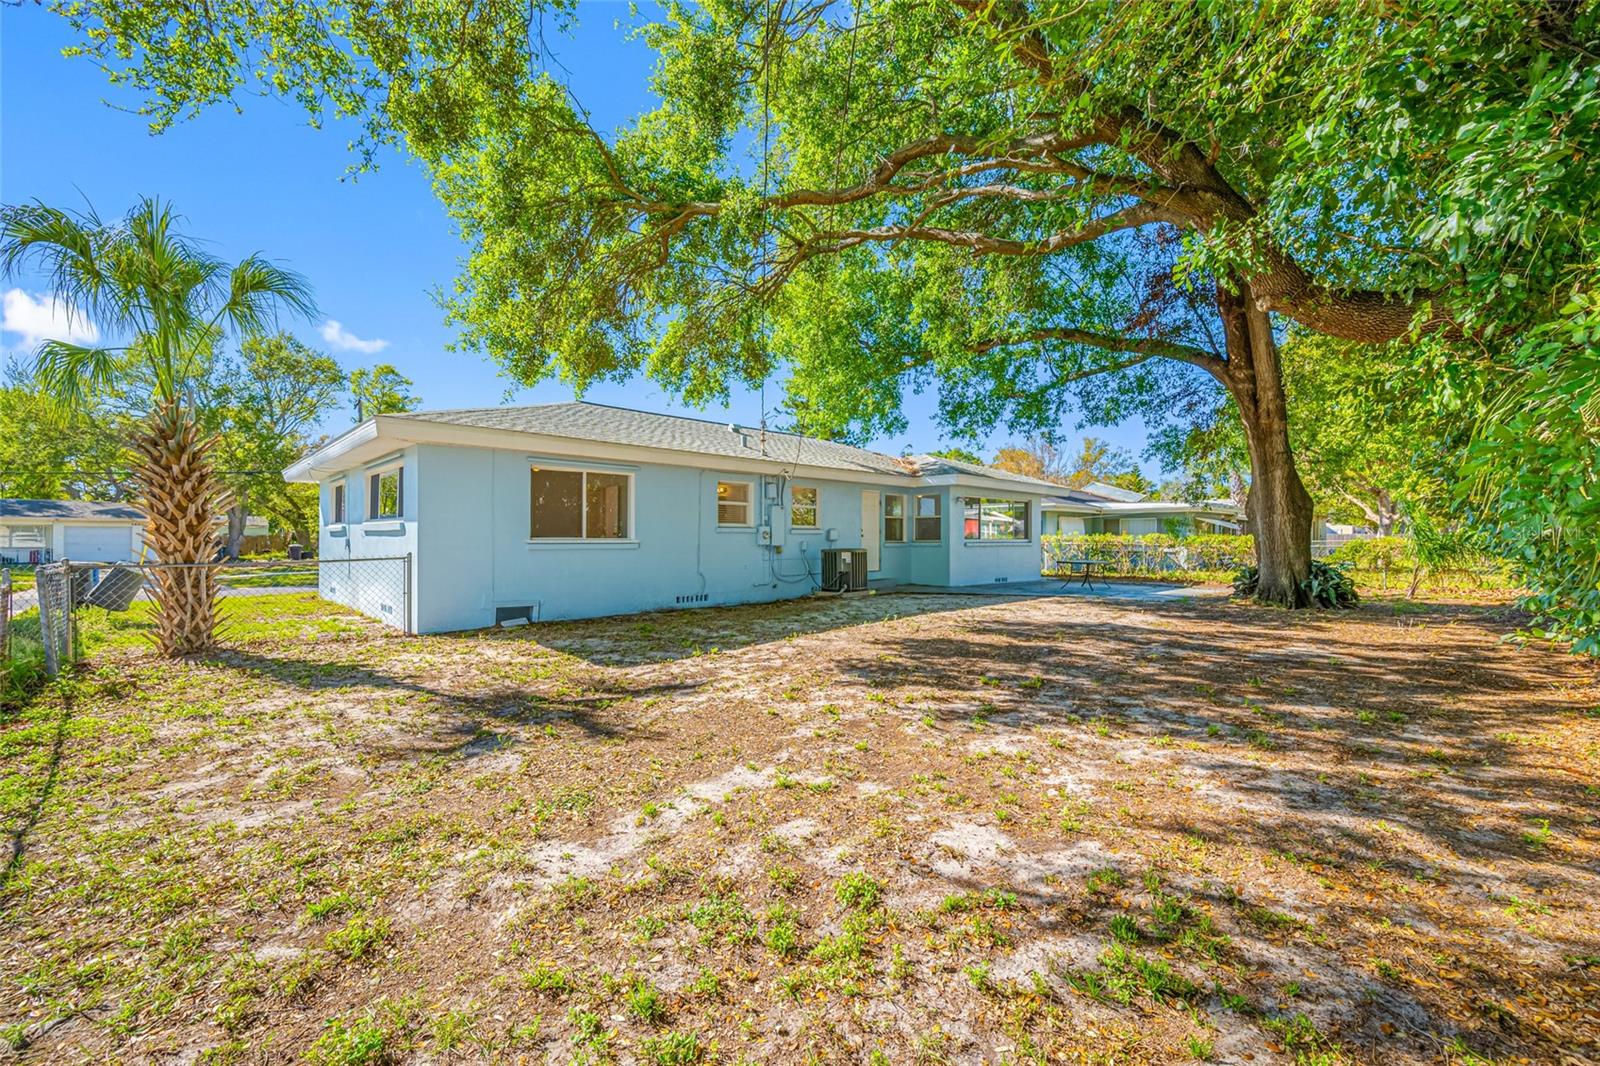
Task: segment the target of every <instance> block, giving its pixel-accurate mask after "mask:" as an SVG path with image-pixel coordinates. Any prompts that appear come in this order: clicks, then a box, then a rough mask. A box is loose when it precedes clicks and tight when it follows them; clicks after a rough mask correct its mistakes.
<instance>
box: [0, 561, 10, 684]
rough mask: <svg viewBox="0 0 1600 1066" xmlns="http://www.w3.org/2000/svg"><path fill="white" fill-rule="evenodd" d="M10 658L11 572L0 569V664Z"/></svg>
mask: <svg viewBox="0 0 1600 1066" xmlns="http://www.w3.org/2000/svg"><path fill="white" fill-rule="evenodd" d="M9 658H11V571H10V570H9V569H0V662H5V660H7V659H9Z"/></svg>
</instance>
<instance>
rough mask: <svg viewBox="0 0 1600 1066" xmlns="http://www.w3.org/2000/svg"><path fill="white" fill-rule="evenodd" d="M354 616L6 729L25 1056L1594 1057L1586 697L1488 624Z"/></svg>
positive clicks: (57, 701)
mask: <svg viewBox="0 0 1600 1066" xmlns="http://www.w3.org/2000/svg"><path fill="white" fill-rule="evenodd" d="M336 622H337V624H329V619H328V618H327V617H326V616H325V615H321V614H319V615H315V616H313V615H312V614H311V613H310V612H308V613H307V614H306V617H305V619H304V624H301V623H300V621H298V620H297V619H296V617H294V616H293V614H292V613H291V614H290V615H288V616H286V617H284V618H282V619H279V620H278V621H277V622H276V623H275V625H274V626H272V627H270V628H267V629H264V630H263V631H261V632H259V633H256V634H254V635H253V636H252V638H251V639H249V640H243V641H239V642H237V643H236V645H235V646H234V647H233V648H232V649H231V650H228V651H225V652H221V653H218V654H217V655H215V656H212V657H209V658H207V659H205V660H203V661H196V662H191V663H184V664H178V665H172V664H166V663H160V662H157V661H154V660H152V659H150V658H148V657H145V656H144V655H142V654H140V653H139V652H138V651H137V649H136V648H135V647H131V646H130V647H124V648H116V647H113V648H108V649H105V650H103V651H102V652H101V653H99V654H98V655H97V656H96V657H95V658H94V660H93V661H92V663H91V664H90V666H89V667H88V668H87V669H86V670H85V671H84V672H83V673H82V674H81V675H80V676H79V677H78V678H77V679H76V680H75V681H74V682H73V683H71V684H67V685H61V686H58V687H55V688H53V689H50V690H48V691H47V692H46V693H45V694H44V695H43V696H41V697H40V698H38V699H36V700H35V701H33V702H32V703H31V704H29V705H27V706H26V707H24V708H23V709H22V710H20V711H18V712H15V713H13V714H12V716H11V717H10V718H9V719H7V720H5V721H4V722H3V723H0V775H3V776H0V818H3V819H4V830H5V839H6V841H7V842H9V843H11V844H12V845H13V847H12V848H7V849H6V850H5V851H4V853H0V860H5V859H10V860H11V861H10V862H9V864H8V865H6V866H5V868H4V882H3V884H0V1058H4V1057H5V1056H8V1055H9V1056H14V1057H16V1058H18V1059H22V1060H26V1061H37V1062H52V1063H54V1062H78V1061H83V1062H104V1061H119V1062H161V1063H165V1062H173V1063H178V1062H182V1063H189V1062H196V1061H203V1062H212V1063H230V1062H237V1063H267V1062H272V1063H276V1062H293V1061H300V1060H305V1061H310V1062H314V1063H330V1064H331V1063H340V1064H343V1063H364V1062H373V1063H375V1062H388V1061H400V1062H404V1061H412V1060H416V1061H428V1062H457V1061H459V1062H475V1061H503V1062H516V1061H528V1062H539V1061H546V1060H549V1061H556V1062H566V1061H586V1062H602V1061H611V1060H616V1061H623V1062H630V1061H631V1062H647V1063H663V1064H671V1063H691V1062H723V1063H738V1062H747V1063H753V1062H764V1063H774V1064H775V1063H790V1062H813V1061H814V1062H872V1063H878V1062H890V1063H936V1062H952V1063H967V1062H993V1063H999V1062H1018V1063H1020V1062H1051V1063H1055V1062H1094V1063H1120V1062H1127V1063H1142V1062H1149V1063H1170V1062H1182V1061H1218V1062H1252V1063H1257V1064H1268V1063H1304V1064H1331V1063H1341V1062H1350V1063H1411V1062H1457V1063H1486V1062H1494V1063H1500V1062H1506V1063H1513V1062H1539V1063H1558V1062H1586V1061H1592V1060H1593V1059H1594V1058H1595V1057H1597V1056H1600V825H1597V824H1596V817H1597V813H1596V812H1597V811H1600V683H1597V679H1596V673H1595V671H1594V669H1593V667H1592V666H1587V665H1585V664H1583V663H1581V662H1578V661H1575V660H1572V659H1570V658H1567V657H1564V656H1562V655H1559V654H1556V653H1553V652H1550V651H1547V650H1539V649H1519V648H1517V647H1516V646H1514V645H1510V644H1507V643H1504V642H1502V641H1501V640H1500V637H1501V635H1502V633H1504V632H1505V630H1506V629H1507V628H1508V626H1509V625H1510V624H1511V622H1510V620H1509V619H1508V618H1507V617H1506V616H1505V613H1504V609H1503V608H1499V607H1496V606H1494V605H1492V604H1491V605H1485V604H1413V603H1406V602H1398V603H1392V602H1391V603H1379V604H1374V605H1371V606H1368V607H1364V608H1363V609H1361V610H1359V611H1356V612H1353V613H1349V614H1339V615H1289V614H1286V613H1283V612H1276V611H1268V610H1262V609H1257V608H1254V607H1250V606H1243V605H1236V604H1229V603H1225V602H1192V603H1156V604H1145V603H1140V604H1133V603H1124V604H1118V603H1113V602H1107V601H1098V600H1088V599H1039V598H1033V599H1018V600H1015V601H1012V600H1004V599H993V600H978V599H972V598H960V597H939V596H909V595H900V596H895V595H888V596H875V597H870V598H866V599H860V600H852V601H832V602H828V603H823V604H815V603H792V604H783V605H775V606H765V607H751V608H736V609H726V610H701V611H688V612H681V613H674V614H666V615H653V616H644V617H636V618H626V619H612V620H601V621H595V622H585V623H568V624H551V625H543V626H538V627H533V628H527V629H522V630H518V631H512V632H498V633H489V634H477V635H467V636H460V637H434V638H420V639H410V638H402V637H395V636H390V635H387V634H386V633H385V632H384V631H382V630H380V629H378V628H376V627H372V626H367V625H365V624H363V623H361V622H360V620H359V619H350V618H344V619H338V620H336ZM13 850H14V852H15V855H14V857H13Z"/></svg>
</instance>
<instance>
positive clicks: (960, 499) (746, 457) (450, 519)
mask: <svg viewBox="0 0 1600 1066" xmlns="http://www.w3.org/2000/svg"><path fill="white" fill-rule="evenodd" d="M285 476H286V477H287V478H288V479H289V480H291V481H300V482H310V483H315V484H317V485H319V486H320V489H321V500H322V521H321V526H322V528H321V533H320V538H319V539H320V543H319V544H318V546H317V547H318V554H319V555H320V556H321V557H322V559H323V560H324V562H325V564H326V561H328V560H338V559H341V558H371V557H377V556H396V555H410V556H411V557H412V560H413V567H414V568H413V571H412V581H411V586H412V587H411V595H410V602H411V613H412V614H411V618H410V623H411V625H412V627H413V628H414V630H415V631H417V632H422V633H433V632H444V631H449V630H459V629H472V628H477V627H480V626H487V625H492V624H494V623H496V622H497V621H501V620H505V619H509V618H513V617H527V618H530V619H532V620H539V619H555V618H586V617H593V616H598V615H609V614H625V613H629V612H635V611H648V610H654V609H658V608H668V607H686V606H698V605H702V604H732V603H752V602H761V601H768V600H778V599H785V598H791V597H796V596H803V595H806V594H808V593H810V592H812V591H813V590H815V589H816V588H817V587H818V586H819V584H820V581H821V577H822V563H821V552H822V550H823V549H824V548H852V549H861V550H862V551H864V552H865V554H866V556H867V569H868V573H869V577H870V578H871V579H873V580H874V581H877V582H879V583H881V584H889V583H906V584H919V585H935V586H957V585H977V584H990V583H993V582H997V581H1026V580H1032V579H1036V578H1037V577H1038V576H1039V551H1040V547H1039V537H1040V533H1039V529H1040V518H1041V512H1040V503H1041V501H1042V499H1043V498H1044V496H1045V495H1047V494H1049V493H1052V492H1054V491H1056V486H1053V485H1051V484H1050V483H1048V482H1042V481H1036V480H1034V479H1032V478H1025V477H1019V476H1017V475H1014V474H1008V473H1005V472H1003V471H999V470H992V469H989V468H987V467H982V466H974V465H971V464H967V463H960V462H956V461H953V460H948V459H941V458H932V457H926V456H924V457H917V458H910V459H908V458H897V457H895V456H889V455H883V454H880V453H878V452H873V451H868V450H866V449H862V448H852V447H849V446H847V445H843V444H836V443H833V442H830V441H823V440H814V439H811V438H808V437H801V436H797V435H794V434H790V433H776V432H771V431H765V432H763V431H762V430H760V429H757V428H755V427H750V426H740V425H735V424H731V423H718V422H711V421H705V420H701V419H695V418H681V417H677V416H673V415H660V414H650V413H647V412H643V411H633V410H628V409H626V408H618V407H605V406H601V405H598V404H591V403H560V404H547V405H543V406H537V407H504V408H483V409H476V410H461V411H433V412H413V413H410V414H394V415H379V416H377V417H376V418H373V419H370V420H368V421H366V422H363V423H362V424H361V425H359V426H357V427H355V428H354V429H352V430H350V431H348V432H347V433H345V434H344V435H342V436H340V437H338V438H336V439H334V440H332V441H330V442H329V443H327V444H326V445H324V446H323V447H321V448H319V449H318V450H317V451H316V452H314V453H313V454H311V455H309V456H307V457H306V458H305V459H303V460H301V461H300V462H298V463H296V464H295V465H294V466H292V467H290V468H289V469H288V470H287V471H286V472H285ZM323 569H324V571H325V576H324V587H323V590H322V591H323V595H325V596H328V597H330V598H333V599H336V600H339V601H340V602H345V603H350V604H352V605H354V604H355V603H356V602H357V597H358V596H359V597H360V598H361V599H363V600H368V598H369V597H370V596H372V595H374V594H375V593H377V591H378V590H376V589H363V590H355V589H352V588H350V587H348V584H346V586H345V587H340V585H339V581H340V580H343V581H345V582H346V583H348V582H350V581H356V580H359V578H358V574H359V572H360V569H361V568H359V567H349V568H341V567H328V566H326V565H324V567H323ZM341 570H344V571H346V573H345V574H344V575H343V577H342V578H341V577H340V571H341ZM368 602H370V600H368ZM385 607H388V608H389V610H385V609H384V608H385ZM398 609H399V608H398V605H392V604H380V605H379V610H380V611H383V612H384V613H385V614H389V615H390V616H391V617H394V616H395V613H396V612H397V611H398Z"/></svg>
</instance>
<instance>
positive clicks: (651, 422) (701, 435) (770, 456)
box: [402, 403, 909, 474]
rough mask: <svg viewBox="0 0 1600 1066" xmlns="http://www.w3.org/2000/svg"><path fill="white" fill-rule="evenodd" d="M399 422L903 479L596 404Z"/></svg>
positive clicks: (825, 455) (836, 456)
mask: <svg viewBox="0 0 1600 1066" xmlns="http://www.w3.org/2000/svg"><path fill="white" fill-rule="evenodd" d="M402 417H405V418H415V419H421V420H422V421H425V422H445V423H449V424H451V425H458V426H479V427H482V428H485V429H506V430H513V431H516V432H519V433H541V434H544V435H546V436H551V437H571V438H573V439H574V440H592V441H601V442H604V443H607V444H635V445H641V446H643V447H646V448H666V449H669V450H671V451H681V452H698V453H700V454H702V455H720V456H723V457H725V458H729V459H767V460H771V461H774V462H781V463H798V464H800V465H802V466H823V467H831V468H834V469H839V470H861V471H871V472H872V473H877V474H908V473H909V471H908V470H907V469H906V467H905V465H904V464H903V463H902V462H901V461H900V460H899V459H896V458H895V457H893V456H890V455H883V454H882V453H880V452H873V451H868V450H867V449H865V448H852V447H851V446H850V445H848V444H837V443H835V442H833V441H827V440H817V439H815V438H813V437H801V436H797V435H796V434H793V433H779V432H777V431H775V430H770V429H769V430H767V432H766V444H765V447H764V448H763V446H762V434H761V430H760V429H759V428H758V427H752V426H734V427H733V428H730V424H729V423H727V422H712V421H709V420H707V419H701V418H685V417H683V416H681V415H661V414H654V413H651V412H649V411H634V410H630V409H628V408H626V407H607V406H605V405H604V404H597V403H547V404H538V405H535V406H531V407H477V408H466V409H463V410H458V411H414V412H411V413H410V414H406V415H404V416H402Z"/></svg>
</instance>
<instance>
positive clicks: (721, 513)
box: [717, 481, 755, 526]
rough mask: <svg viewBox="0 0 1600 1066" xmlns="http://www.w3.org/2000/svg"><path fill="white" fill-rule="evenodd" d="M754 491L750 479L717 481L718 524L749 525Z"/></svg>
mask: <svg viewBox="0 0 1600 1066" xmlns="http://www.w3.org/2000/svg"><path fill="white" fill-rule="evenodd" d="M754 492H755V490H754V487H753V486H752V485H751V483H750V482H748V481H719V482H717V525H719V526H748V525H749V524H750V503H751V499H750V498H751V496H753V495H754Z"/></svg>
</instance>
